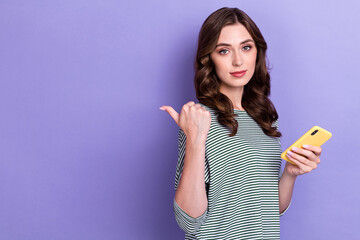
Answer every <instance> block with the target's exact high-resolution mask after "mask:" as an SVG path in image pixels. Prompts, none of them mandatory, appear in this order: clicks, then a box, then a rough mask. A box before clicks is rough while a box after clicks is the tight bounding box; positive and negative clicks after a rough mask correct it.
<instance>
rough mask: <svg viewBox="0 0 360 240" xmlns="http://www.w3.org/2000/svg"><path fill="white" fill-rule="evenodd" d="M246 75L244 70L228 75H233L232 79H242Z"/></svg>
mask: <svg viewBox="0 0 360 240" xmlns="http://www.w3.org/2000/svg"><path fill="white" fill-rule="evenodd" d="M245 73H246V70H243V71H237V72H231V73H230V74H231V75H233V76H234V77H242V76H244V75H245Z"/></svg>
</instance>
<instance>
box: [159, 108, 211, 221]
mask: <svg viewBox="0 0 360 240" xmlns="http://www.w3.org/2000/svg"><path fill="white" fill-rule="evenodd" d="M161 108H162V109H163V110H165V111H167V112H168V113H169V114H170V116H171V117H172V118H173V119H174V121H175V122H176V124H177V125H178V126H179V127H180V128H181V129H182V130H183V131H184V133H185V135H186V147H185V157H184V167H183V172H182V176H181V178H180V181H179V185H178V188H177V190H176V193H175V201H176V203H177V204H178V205H179V206H180V207H181V208H182V209H183V210H184V211H185V212H186V213H187V214H188V215H190V216H191V217H194V218H197V217H199V216H201V215H202V214H203V213H204V212H205V211H206V209H207V206H208V199H207V195H206V190H205V142H206V138H207V134H208V132H209V129H210V124H211V116H210V112H209V111H207V110H206V109H204V108H203V107H201V105H200V104H198V103H196V104H195V102H193V101H190V102H188V103H186V104H185V105H184V106H183V107H182V109H181V112H180V114H179V113H177V112H176V111H175V110H174V109H173V108H172V107H170V106H162V107H161Z"/></svg>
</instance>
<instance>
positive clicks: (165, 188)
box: [0, 0, 360, 240]
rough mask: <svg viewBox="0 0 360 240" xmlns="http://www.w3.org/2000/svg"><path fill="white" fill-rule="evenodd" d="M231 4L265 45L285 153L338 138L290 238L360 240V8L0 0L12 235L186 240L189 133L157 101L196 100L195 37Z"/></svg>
mask: <svg viewBox="0 0 360 240" xmlns="http://www.w3.org/2000/svg"><path fill="white" fill-rule="evenodd" d="M223 6H228V7H238V8H240V9H242V10H244V11H245V12H246V13H247V14H248V15H249V16H250V17H251V18H252V19H253V20H254V21H255V23H256V24H257V25H258V27H259V28H260V30H261V31H262V33H263V35H264V37H265V40H266V41H267V43H268V47H269V50H268V58H269V62H270V65H271V66H272V70H271V72H270V74H271V77H272V85H271V86H272V92H271V99H272V101H273V102H274V104H275V106H276V108H277V111H278V113H279V116H280V117H279V124H280V130H281V132H282V133H283V137H282V138H281V141H282V148H283V150H285V149H286V148H287V147H288V145H289V144H291V143H292V142H293V141H295V140H296V139H297V138H298V137H299V136H301V135H302V134H303V133H305V132H306V131H307V130H308V129H310V127H312V126H314V125H319V126H322V127H323V128H325V129H327V130H329V131H331V132H332V133H333V137H332V138H331V139H330V140H329V142H327V143H326V144H324V145H323V153H322V156H321V164H320V165H319V167H318V168H317V169H316V170H314V171H312V172H310V173H308V174H304V175H301V176H299V177H298V178H297V180H296V183H295V189H294V193H293V202H292V205H291V207H290V208H289V210H288V211H287V212H286V214H285V215H284V216H282V217H281V237H282V239H293V240H303V239H308V240H313V239H314V240H315V239H347V240H352V239H358V233H357V232H358V231H357V230H358V224H359V221H358V218H357V216H358V215H359V213H360V211H359V209H360V208H359V202H360V193H359V187H358V184H359V182H360V181H359V180H360V175H359V165H360V164H359V154H358V152H357V150H359V147H360V140H359V138H358V134H359V129H358V121H359V118H360V114H359V112H360V111H359V110H360V97H359V88H360V83H359V80H360V79H359V77H358V76H359V56H360V51H359V45H358V44H359V42H360V34H359V32H360V30H359V26H358V25H359V22H360V17H359V13H358V9H359V4H358V3H357V1H356V0H353V1H309V0H304V1H297V2H293V1H292V3H288V2H286V1H265V0H261V1H239V0H236V1H226V2H225V1H223V3H220V1H214V0H213V1H209V0H206V1H205V0H201V1H165V0H153V1H115V0H113V1H105V0H98V1H96V0H86V1H85V0H77V1H73V0H72V1H70V0H61V1H60V0H56V1H40V0H33V1H16V0H2V1H1V2H0V30H1V35H0V80H1V85H0V111H1V118H0V154H1V155H0V164H1V165H0V215H1V217H0V239H11V240H23V239H24V240H28V239H30V240H42V239H44V240H49V239H51V240H58V239H61V240H63V239H66V240H73V239H74V240H75V239H87V240H93V239H94V240H95V239H96V240H100V239H101V240H103V239H106V240H113V239H114V240H115V239H116V240H118V239H129V240H132V239H141V240H143V239H183V236H184V233H183V232H182V230H181V229H180V228H179V227H178V226H177V223H176V221H175V218H174V215H173V210H172V203H173V202H172V199H173V197H174V177H175V167H176V160H177V132H178V126H177V125H176V124H175V122H174V121H173V120H172V118H171V117H170V116H169V115H168V114H167V113H166V112H163V111H161V110H159V107H160V106H162V105H171V106H173V107H174V108H175V109H176V110H177V111H180V110H181V107H182V105H183V104H185V103H186V102H188V101H190V100H195V94H194V87H193V59H194V55H195V51H196V44H197V37H198V32H199V30H200V27H201V24H202V23H203V21H204V20H205V18H206V17H207V16H208V15H209V14H210V13H211V12H213V11H215V10H217V9H218V8H221V7H223ZM284 165H285V162H284V161H283V167H284Z"/></svg>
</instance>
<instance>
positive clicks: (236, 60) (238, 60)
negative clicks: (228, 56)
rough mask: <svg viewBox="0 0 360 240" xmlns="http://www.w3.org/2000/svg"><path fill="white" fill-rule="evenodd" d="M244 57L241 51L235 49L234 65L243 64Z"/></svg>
mask: <svg viewBox="0 0 360 240" xmlns="http://www.w3.org/2000/svg"><path fill="white" fill-rule="evenodd" d="M243 61H244V60H243V57H242V55H241V53H239V52H238V51H235V52H234V54H233V65H234V66H241V65H242V64H243Z"/></svg>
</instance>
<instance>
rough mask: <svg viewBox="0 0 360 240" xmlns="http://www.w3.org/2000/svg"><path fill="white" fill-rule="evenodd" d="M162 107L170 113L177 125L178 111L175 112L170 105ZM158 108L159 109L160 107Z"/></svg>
mask: <svg viewBox="0 0 360 240" xmlns="http://www.w3.org/2000/svg"><path fill="white" fill-rule="evenodd" d="M161 108H162V109H164V110H165V111H166V112H168V113H169V114H170V116H171V117H172V118H173V119H174V121H175V122H176V124H177V125H179V113H177V112H176V111H175V110H174V109H173V108H172V107H170V106H162V107H161ZM161 108H160V109H161Z"/></svg>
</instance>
